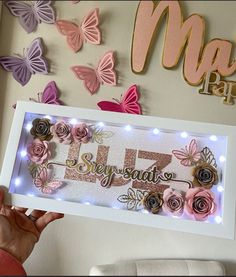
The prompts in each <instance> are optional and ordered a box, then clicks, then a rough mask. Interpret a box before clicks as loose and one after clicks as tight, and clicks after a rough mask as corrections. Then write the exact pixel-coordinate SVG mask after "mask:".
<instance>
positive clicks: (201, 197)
mask: <svg viewBox="0 0 236 277" xmlns="http://www.w3.org/2000/svg"><path fill="white" fill-rule="evenodd" d="M216 208H217V206H216V203H215V196H214V194H213V192H212V191H210V190H209V189H204V188H192V189H189V190H188V191H187V193H186V195H185V209H186V211H187V212H188V213H189V214H192V215H193V216H194V218H195V219H196V220H200V221H203V220H206V219H207V217H208V216H209V215H212V214H214V213H215V211H216Z"/></svg>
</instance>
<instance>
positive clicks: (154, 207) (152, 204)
mask: <svg viewBox="0 0 236 277" xmlns="http://www.w3.org/2000/svg"><path fill="white" fill-rule="evenodd" d="M143 205H144V207H145V208H146V209H147V210H148V211H150V212H152V213H153V214H157V213H158V212H159V211H160V209H161V207H162V205H163V198H162V194H161V193H159V192H149V193H148V194H147V195H146V196H145V197H144V199H143Z"/></svg>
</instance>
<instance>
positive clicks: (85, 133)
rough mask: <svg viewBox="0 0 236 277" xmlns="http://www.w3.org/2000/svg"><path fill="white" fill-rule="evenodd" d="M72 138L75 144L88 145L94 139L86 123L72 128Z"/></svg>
mask: <svg viewBox="0 0 236 277" xmlns="http://www.w3.org/2000/svg"><path fill="white" fill-rule="evenodd" d="M72 136H73V138H74V141H75V142H82V143H88V142H89V140H90V139H91V137H92V131H91V129H90V128H89V127H88V126H87V125H86V124H85V123H81V124H76V125H75V126H74V127H73V128H72Z"/></svg>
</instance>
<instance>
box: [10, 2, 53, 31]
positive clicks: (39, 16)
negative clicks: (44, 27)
mask: <svg viewBox="0 0 236 277" xmlns="http://www.w3.org/2000/svg"><path fill="white" fill-rule="evenodd" d="M51 2H52V1H46V0H42V1H32V2H29V3H26V2H23V1H10V0H7V1H5V5H6V6H7V7H8V9H9V10H10V12H11V13H12V14H13V15H14V16H17V17H19V22H20V24H21V26H22V27H23V28H24V29H25V31H26V32H27V33H31V32H33V31H34V30H35V29H36V27H37V26H38V24H39V23H41V22H45V23H49V24H51V23H54V22H55V14H54V11H53V9H52V7H51V6H50V5H51Z"/></svg>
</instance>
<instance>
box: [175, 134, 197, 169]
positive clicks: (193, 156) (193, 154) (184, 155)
mask: <svg viewBox="0 0 236 277" xmlns="http://www.w3.org/2000/svg"><path fill="white" fill-rule="evenodd" d="M172 153H173V154H174V156H175V157H176V158H177V159H179V160H180V163H181V164H182V165H184V166H192V165H195V164H196V162H198V161H199V159H200V158H201V153H200V152H199V151H197V143H196V140H195V139H192V140H191V142H190V144H189V146H185V149H183V148H182V149H181V150H173V151H172Z"/></svg>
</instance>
